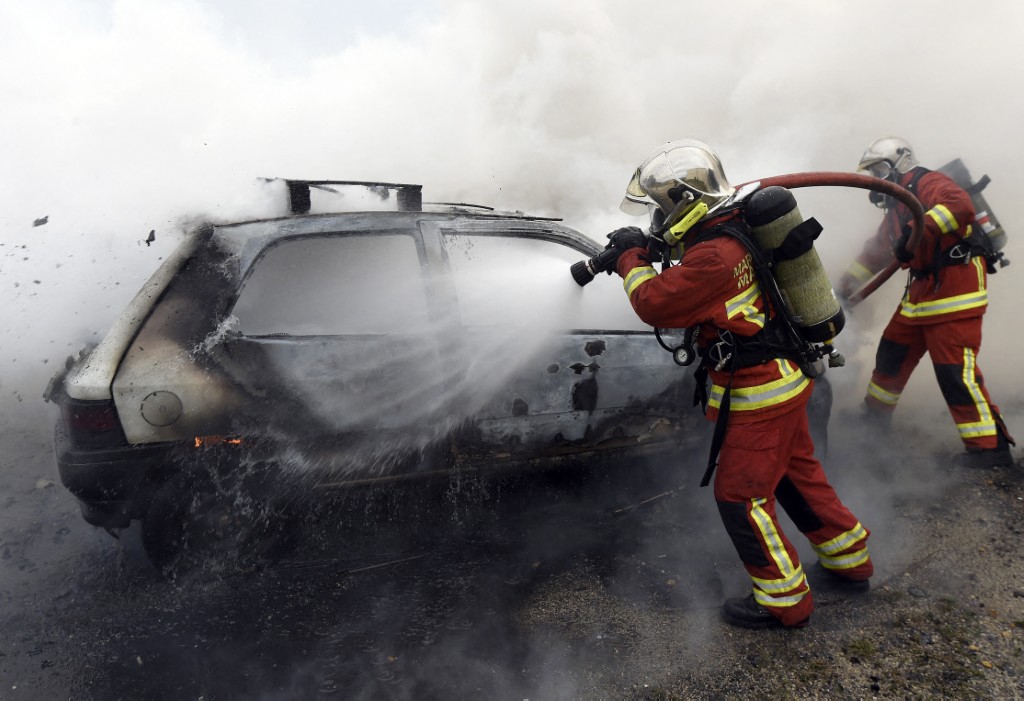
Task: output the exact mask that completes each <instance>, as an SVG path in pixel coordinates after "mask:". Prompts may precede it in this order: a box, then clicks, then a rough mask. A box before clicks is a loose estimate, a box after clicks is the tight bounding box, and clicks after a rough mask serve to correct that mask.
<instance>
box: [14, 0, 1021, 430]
mask: <svg viewBox="0 0 1024 701" xmlns="http://www.w3.org/2000/svg"><path fill="white" fill-rule="evenodd" d="M662 5H663V6H661V7H658V9H657V11H651V10H648V9H643V8H642V7H640V6H636V5H635V4H634V5H629V4H627V3H621V2H614V1H612V0H563V2H560V3H550V2H541V1H540V0H524V1H521V2H512V3H497V2H480V1H479V0H474V1H469V0H435V1H433V2H405V1H401V2H378V3H360V2H354V1H344V2H342V1H337V0H336V1H330V0H306V1H296V2H292V3H279V2H271V1H270V0H257V1H250V2H244V1H243V0H224V1H222V2H213V1H210V0H207V1H199V0H178V1H176V2H159V1H157V0H32V1H31V2H29V1H28V0H11V1H10V2H4V3H0V154H2V155H0V185H2V188H0V295H2V296H0V309H2V312H0V314H2V316H0V366H2V367H4V368H6V370H5V371H4V373H3V374H2V375H0V406H3V407H4V408H5V411H6V412H7V417H8V419H10V418H11V417H12V416H14V415H16V414H19V413H21V412H25V411H34V410H35V409H36V408H37V407H38V406H39V405H40V402H41V400H40V399H39V396H40V395H41V393H42V386H43V385H45V382H46V380H47V379H48V378H49V376H50V375H52V374H53V371H54V370H55V368H56V366H58V365H60V364H61V363H62V362H63V359H64V358H65V357H66V356H67V355H69V354H73V353H76V352H77V351H78V349H79V348H80V347H82V345H83V344H85V343H88V342H90V341H93V342H94V341H96V340H98V339H99V337H100V336H101V335H102V334H103V333H104V332H105V331H106V329H107V328H108V327H109V326H110V324H111V323H112V321H113V319H114V318H115V316H116V314H117V313H118V312H119V311H120V310H121V308H123V306H124V305H125V304H126V303H127V301H128V300H129V299H130V298H131V296H132V295H133V294H134V293H135V291H136V290H137V289H138V288H139V287H140V286H141V285H142V283H143V282H144V281H145V279H146V278H147V277H148V276H149V274H150V273H151V272H152V271H153V270H155V269H156V267H157V266H158V265H159V262H160V260H161V259H162V257H164V256H166V255H167V254H168V253H169V251H170V250H171V249H172V248H173V246H174V244H175V242H176V241H177V240H178V239H179V237H180V232H181V230H182V228H183V227H185V226H187V224H188V223H189V222H192V221H195V220H196V219H198V218H204V217H212V218H214V219H231V218H237V217H251V216H262V215H267V214H272V213H276V212H278V211H280V210H279V208H280V206H281V203H280V202H274V201H271V200H270V199H269V198H268V197H267V196H266V188H265V187H263V186H261V184H260V181H259V178H261V177H291V178H309V179H314V178H316V179H320V178H323V179H352V180H384V181H389V182H417V183H422V184H423V185H424V195H425V199H427V200H435V201H468V202H476V203H480V204H487V205H492V206H498V207H502V208H507V209H515V210H523V211H528V212H531V213H536V214H541V215H545V216H558V217H562V218H564V219H565V221H566V223H568V224H569V225H570V226H573V227H575V228H577V229H579V230H581V231H583V232H584V233H586V234H588V235H590V236H593V237H594V238H597V239H599V240H600V239H603V236H604V234H605V233H606V232H608V231H611V230H612V229H614V228H616V227H618V226H622V225H625V224H642V223H643V222H641V221H637V220H636V219H635V218H631V217H628V216H627V215H624V214H622V213H621V212H619V211H618V204H619V202H620V200H621V197H622V192H623V189H624V187H625V185H626V182H627V181H628V179H629V176H630V175H631V173H632V171H633V169H634V168H635V167H636V165H637V164H638V162H639V161H640V160H641V159H642V158H643V157H644V156H645V155H646V154H647V153H648V152H649V151H650V150H651V149H652V148H654V147H655V146H657V145H659V144H660V143H663V142H665V141H668V140H672V139H677V138H698V139H701V140H704V141H706V142H708V143H709V144H711V145H712V146H713V147H714V148H715V149H716V150H717V151H718V153H719V154H720V156H721V158H722V160H723V162H724V164H725V169H726V173H727V175H728V176H729V178H730V179H731V180H732V182H733V183H738V182H744V181H747V180H753V179H757V178H760V177H766V176H769V175H777V174H782V173H792V172H802V171H850V170H853V169H854V168H855V166H856V162H857V160H858V158H859V155H860V153H861V151H862V150H863V149H864V147H865V146H866V145H867V144H868V143H869V142H870V141H872V140H873V139H875V138H877V137H879V136H886V135H900V136H903V137H905V138H907V139H908V140H910V141H911V143H912V144H913V145H914V147H915V149H916V151H917V154H918V157H919V159H920V160H921V161H922V163H923V164H925V165H929V166H933V167H937V166H939V165H941V164H942V163H945V162H946V161H948V160H951V159H952V158H955V157H960V158H962V159H963V160H964V161H965V163H966V164H967V166H968V168H969V169H970V170H971V172H972V174H974V175H975V176H976V177H978V176H980V175H982V174H988V175H989V176H990V177H991V178H992V184H991V185H990V186H989V188H988V190H986V196H987V198H988V200H989V203H990V204H991V205H992V208H993V210H994V211H995V212H996V213H997V216H998V217H999V218H1000V219H1001V220H1002V222H1003V224H1004V227H1005V228H1006V229H1007V231H1008V233H1009V237H1010V243H1009V244H1008V247H1007V251H1006V252H1007V256H1008V257H1009V258H1010V259H1011V260H1014V259H1017V260H1018V261H1020V262H1018V263H1017V264H1016V265H1013V266H1011V267H1010V268H1007V269H1006V271H1004V272H1002V273H1000V274H999V275H998V276H997V277H995V278H993V280H992V285H991V287H992V297H993V301H992V305H991V308H990V311H989V316H988V320H987V324H986V329H985V333H986V342H985V345H984V346H983V352H982V356H981V364H982V366H983V367H984V368H985V369H986V375H987V376H988V377H989V378H990V379H992V378H995V377H997V376H1001V377H1002V378H1005V380H1004V382H1005V381H1009V380H1010V379H1011V378H1013V379H1014V381H1017V382H1019V380H1018V379H1016V378H1018V377H1019V376H1020V374H1021V373H1020V372H1019V369H1017V368H1016V363H1015V358H1014V357H1013V353H1012V352H1011V351H1010V348H1012V347H1013V343H1014V342H1015V337H1014V334H1013V323H1012V322H1013V320H1014V319H1015V318H1016V313H1015V310H1014V307H1013V301H1014V299H1015V298H1019V297H1020V294H1019V293H1020V291H1021V289H1022V288H1024V284H1022V282H1021V281H1022V279H1024V278H1021V276H1020V274H1019V273H1018V268H1019V267H1020V266H1024V256H1021V255H1020V251H1022V250H1024V244H1022V243H1021V241H1024V234H1022V235H1018V231H1017V229H1018V227H1017V223H1018V222H1020V221H1021V220H1022V218H1024V201H1022V200H1021V198H1019V197H1017V196H1016V193H1017V192H1019V190H1020V188H1021V186H1024V177H1022V175H1021V173H1020V170H1019V163H1018V162H1019V153H1020V148H1019V146H1020V137H1019V126H1018V125H1019V123H1020V122H1021V115H1022V112H1024V94H1022V93H1021V92H1020V91H1019V90H1016V88H1015V86H1019V85H1022V84H1024V80H1022V78H1024V76H1022V72H1024V68H1022V66H1024V60H1022V59H1024V48H1021V44H1020V42H1019V35H1020V33H1021V30H1022V29H1024V5H1020V4H1019V3H1014V2H1010V1H1009V0H1001V1H993V0H989V1H987V2H977V3H972V4H969V5H968V4H966V3H953V2H948V1H946V0H941V1H938V2H935V1H932V2H927V1H924V0H907V1H905V2H900V3H894V2H881V1H879V0H862V1H860V2H857V3H846V2H833V1H822V0H779V1H776V2H772V3H767V2H757V1H755V0H738V1H735V2H730V3H727V4H724V3H697V2H692V1H690V0H680V1H679V2H676V3H671V4H669V3H663V4H662ZM798 197H799V200H800V203H801V211H802V212H803V213H804V214H805V216H815V217H816V218H817V219H818V220H819V221H821V222H822V224H823V225H824V227H825V233H823V234H822V238H821V239H820V240H819V249H820V251H821V254H822V258H823V260H824V261H825V264H826V267H827V268H828V269H829V271H830V273H832V274H838V272H839V271H840V270H842V268H843V267H844V266H845V264H846V262H847V261H848V260H849V258H850V256H852V255H853V254H854V253H855V252H856V251H857V250H858V248H859V246H860V242H861V241H862V240H863V238H864V237H866V236H867V235H868V234H869V233H870V232H871V231H872V230H873V228H874V226H875V225H876V223H877V221H878V219H879V218H880V212H878V210H875V209H873V208H872V207H871V206H870V205H869V204H868V202H867V199H866V197H865V196H864V193H863V192H862V191H839V190H835V189H832V190H829V191H824V190H815V191H810V190H808V191H803V192H800V193H798ZM44 217H45V218H46V222H45V223H44V224H39V225H35V224H36V222H37V221H39V220H42V219H43V218H44ZM150 231H153V232H154V237H155V239H154V240H153V241H151V242H149V243H147V242H146V239H147V238H148V235H149V232H150ZM899 294H900V292H899V283H897V282H890V283H889V285H888V286H886V287H883V289H882V290H881V291H879V292H878V293H876V295H875V296H874V297H873V298H872V299H870V300H868V302H866V303H865V304H864V305H862V308H859V312H858V315H857V318H856V319H854V320H853V321H852V323H851V325H850V328H851V329H852V332H851V331H848V332H846V334H845V336H844V339H843V341H844V343H847V344H848V349H847V350H848V354H849V355H850V356H851V357H853V358H857V357H860V358H865V357H867V356H869V355H870V353H871V352H872V349H873V345H874V342H875V340H876V339H877V330H878V328H877V327H878V325H879V324H880V323H882V322H884V320H885V318H886V317H887V315H888V314H889V313H890V311H891V309H892V308H893V307H894V306H895V304H896V301H897V300H898V297H899ZM868 369H870V368H868ZM858 373H859V374H858ZM918 374H919V375H920V374H923V373H918ZM846 377H848V378H850V379H849V380H841V381H849V382H850V384H851V386H854V385H856V384H857V383H859V382H860V381H861V380H862V379H863V369H861V370H858V371H856V372H851V373H849V374H848V375H847V376H846ZM930 379H931V378H930V377H929V378H925V380H921V381H919V378H918V377H915V378H914V380H912V384H911V389H913V388H915V387H918V386H920V387H921V388H922V389H921V391H922V392H923V393H924V394H925V396H929V395H927V392H928V391H930V390H927V389H926V388H925V384H928V382H927V381H928V380H930ZM915 383H917V384H915ZM930 384H932V385H933V384H934V382H931V383H930ZM931 396H934V395H931ZM996 400H997V401H999V397H998V396H997V397H996ZM1020 431H1021V432H1024V428H1022V429H1020Z"/></svg>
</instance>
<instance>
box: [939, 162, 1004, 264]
mask: <svg viewBox="0 0 1024 701" xmlns="http://www.w3.org/2000/svg"><path fill="white" fill-rule="evenodd" d="M938 170H939V172H940V173H944V174H946V175H948V176H949V177H950V178H952V179H953V181H954V182H956V184H957V185H959V186H960V187H962V188H963V189H964V190H967V192H968V194H970V196H971V203H972V204H973V205H974V220H975V222H977V224H978V226H979V227H981V231H982V233H984V234H985V235H986V236H988V238H989V240H990V241H991V242H992V248H994V249H995V250H997V251H1001V250H1003V246H1005V245H1006V231H1004V230H1003V227H1002V225H1001V224H1000V223H999V220H998V219H996V215H995V214H994V213H993V212H992V208H991V207H989V206H988V202H986V201H985V198H984V197H983V196H982V194H981V191H982V190H983V189H985V186H986V185H988V182H989V179H988V176H983V177H982V179H981V181H980V182H979V183H978V184H975V183H974V180H973V179H972V178H971V173H970V171H968V170H967V166H966V165H964V162H963V161H961V160H960V159H959V158H957V159H954V160H952V161H950V162H949V163H947V164H946V165H944V166H942V167H941V168H939V169H938Z"/></svg>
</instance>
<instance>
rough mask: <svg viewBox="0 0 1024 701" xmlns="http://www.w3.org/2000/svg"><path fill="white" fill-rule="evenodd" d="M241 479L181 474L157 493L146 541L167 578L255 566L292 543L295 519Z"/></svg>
mask: <svg viewBox="0 0 1024 701" xmlns="http://www.w3.org/2000/svg"><path fill="white" fill-rule="evenodd" d="M260 491H261V490H257V489H253V488H252V487H250V486H247V485H245V484H244V483H242V482H239V481H228V480H225V479H223V478H217V477H216V476H213V475H209V474H205V473H191V472H188V473H181V474H179V475H177V476H176V477H174V478H172V479H171V480H170V481H168V482H167V483H166V484H164V485H163V486H162V487H161V488H160V489H159V490H157V492H156V493H155V494H154V496H153V499H152V501H151V502H150V505H149V507H148V509H147V510H146V514H145V516H144V518H143V520H142V545H143V548H144V549H145V552H146V555H147V557H148V558H149V560H150V562H152V564H153V566H154V567H155V568H156V569H157V570H158V571H159V572H160V573H161V574H162V575H164V576H165V577H169V578H172V579H173V578H176V577H181V576H184V575H188V574H193V573H197V572H200V571H202V572H204V573H207V574H211V575H214V576H217V575H229V574H236V573H239V572H245V571H251V570H253V569H255V568H257V567H259V566H261V565H264V564H266V563H268V562H271V561H273V560H275V559H276V558H277V557H279V556H280V555H281V554H282V553H283V552H284V550H286V549H287V547H288V546H289V545H290V543H291V532H292V524H291V522H290V519H289V518H287V517H286V515H285V514H283V513H282V512H280V511H279V510H276V509H275V508H274V504H273V501H272V500H271V499H270V498H268V497H266V496H263V495H262V494H261V493H260Z"/></svg>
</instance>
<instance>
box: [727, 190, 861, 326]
mask: <svg viewBox="0 0 1024 701" xmlns="http://www.w3.org/2000/svg"><path fill="white" fill-rule="evenodd" d="M746 214H747V222H748V223H749V224H750V226H751V229H752V231H753V234H754V240H755V241H756V242H757V244H758V245H759V246H760V247H761V248H762V249H763V250H764V251H765V252H766V253H769V254H770V255H771V257H772V259H773V260H774V264H773V266H772V270H773V272H774V275H775V281H776V283H777V284H778V286H779V290H780V291H781V292H782V297H783V299H784V300H785V302H786V304H787V305H788V307H789V308H788V309H787V310H786V312H787V313H788V314H789V315H790V318H792V319H793V322H794V324H795V325H796V327H797V329H798V330H799V331H800V333H801V334H802V335H803V337H804V338H805V339H806V340H808V341H810V342H812V343H826V342H828V341H831V340H832V339H833V338H835V337H836V336H837V335H838V334H839V332H840V331H842V329H843V326H844V325H845V324H846V316H845V315H844V314H843V309H842V307H841V306H839V300H838V299H836V294H835V292H834V291H833V290H832V283H831V281H829V279H828V275H826V274H825V268H824V267H823V266H822V264H821V259H820V258H819V257H818V252H817V251H815V250H814V246H813V239H814V237H816V236H817V234H818V233H819V232H820V231H821V227H820V225H818V223H817V222H816V221H814V220H813V219H811V220H808V221H806V222H805V221H804V220H803V217H802V216H801V215H800V210H799V209H797V206H796V198H795V197H794V196H793V193H792V192H790V191H789V190H787V189H786V188H784V187H779V186H777V185H773V186H769V187H766V188H764V189H762V190H758V191H757V192H755V193H754V194H753V195H751V197H750V200H749V201H748V203H747V207H746Z"/></svg>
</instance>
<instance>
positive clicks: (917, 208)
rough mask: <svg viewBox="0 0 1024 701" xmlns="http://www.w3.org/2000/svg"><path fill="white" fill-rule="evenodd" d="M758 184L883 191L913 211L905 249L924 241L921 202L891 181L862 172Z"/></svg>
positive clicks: (873, 285) (861, 294)
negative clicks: (912, 220) (912, 224)
mask: <svg viewBox="0 0 1024 701" xmlns="http://www.w3.org/2000/svg"><path fill="white" fill-rule="evenodd" d="M755 182H759V183H760V184H761V187H768V186H769V185H778V186H780V187H785V188H789V189H792V188H798V187H821V186H839V187H855V188H859V189H861V190H873V191H875V192H881V193H883V194H886V195H889V196H890V197H893V198H895V199H897V200H899V201H900V202H902V203H903V204H905V205H906V206H907V208H908V209H909V210H910V213H911V215H912V216H913V217H914V229H913V232H912V233H911V235H910V238H909V239H908V240H907V244H906V248H905V250H907V251H913V250H914V249H916V248H917V243H918V241H920V240H921V234H922V232H923V231H924V207H922V206H921V203H920V202H919V201H918V199H917V198H916V197H914V195H913V193H911V192H910V190H908V189H906V188H905V187H901V186H900V185H897V184H896V183H893V182H890V181H888V180H882V179H881V178H874V177H871V176H870V175H861V174H859V173H832V172H818V173H791V174H789V175H775V176H772V177H770V178H762V179H761V180H759V181H755ZM740 187H742V186H740ZM737 189H738V188H737ZM899 267H900V263H899V261H897V260H894V261H893V262H892V263H890V264H889V265H888V266H886V267H885V268H884V269H883V270H881V271H880V272H878V273H877V274H876V275H875V276H874V277H873V278H871V280H869V281H868V283H867V284H866V285H864V286H863V287H861V288H860V289H859V290H857V292H855V293H854V294H853V295H851V296H850V300H849V301H850V305H855V304H857V303H858V302H860V301H862V300H864V298H865V297H867V296H868V295H869V294H871V293H872V292H874V291H875V290H877V289H878V288H879V287H881V286H882V284H883V283H885V281H886V280H888V279H889V278H890V277H892V274H893V273H895V272H896V271H897V270H899Z"/></svg>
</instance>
